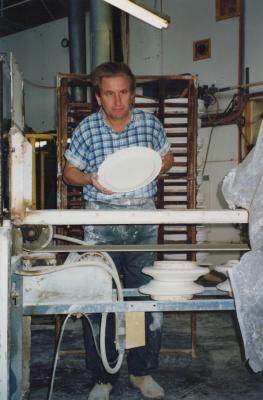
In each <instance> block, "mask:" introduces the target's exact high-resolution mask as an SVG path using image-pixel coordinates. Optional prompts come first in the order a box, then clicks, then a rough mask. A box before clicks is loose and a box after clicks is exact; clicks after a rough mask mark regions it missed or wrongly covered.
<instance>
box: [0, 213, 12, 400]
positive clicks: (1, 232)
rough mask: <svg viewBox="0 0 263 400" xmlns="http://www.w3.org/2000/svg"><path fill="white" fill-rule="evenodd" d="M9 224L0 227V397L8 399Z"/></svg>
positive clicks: (4, 399)
mask: <svg viewBox="0 0 263 400" xmlns="http://www.w3.org/2000/svg"><path fill="white" fill-rule="evenodd" d="M10 243H11V224H10V221H4V223H3V227H0V304H1V318H0V349H1V354H0V371H1V373H0V399H1V400H9V399H10V396H9V383H10V382H9V380H10V376H9V374H10V371H9V368H10V346H9V334H10V332H9V329H10V328H9V319H10V315H9V314H10V313H9V307H10V304H9V301H10V260H11V245H10Z"/></svg>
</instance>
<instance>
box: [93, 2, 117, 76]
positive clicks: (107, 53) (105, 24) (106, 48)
mask: <svg viewBox="0 0 263 400" xmlns="http://www.w3.org/2000/svg"><path fill="white" fill-rule="evenodd" d="M111 24H112V19H111V6H110V5H109V4H106V3H104V1H101V0H100V1H98V0H91V1H90V37H91V46H90V47H91V69H93V68H95V67H96V66H97V65H99V64H101V63H103V62H106V61H110V60H111V56H112V54H111V53H112V49H111V43H112V40H111V35H112V27H111Z"/></svg>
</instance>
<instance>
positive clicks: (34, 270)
mask: <svg viewBox="0 0 263 400" xmlns="http://www.w3.org/2000/svg"><path fill="white" fill-rule="evenodd" d="M54 238H56V239H61V240H67V241H72V242H74V243H79V244H83V243H86V242H84V241H82V240H79V239H75V238H70V237H68V236H64V235H54ZM86 254H88V255H94V254H95V255H96V254H97V255H101V256H102V258H104V259H105V260H106V261H107V264H108V265H106V264H104V263H103V262H100V261H97V260H95V259H93V260H83V261H78V262H72V263H67V264H62V265H57V266H52V267H46V266H35V267H31V268H29V269H27V270H22V271H16V273H17V274H19V275H24V276H28V275H29V276H34V275H43V274H49V273H53V272H57V271H62V270H65V269H68V268H72V267H89V266H90V267H91V266H97V267H99V268H102V269H104V270H105V271H106V272H108V273H109V274H110V275H111V277H112V279H113V281H114V283H115V285H116V288H117V295H118V296H117V300H118V301H123V292H122V287H121V282H120V278H119V274H118V271H117V268H116V266H115V264H114V262H113V260H112V258H111V257H110V256H109V254H108V253H106V252H101V253H98V252H97V253H94V252H91V253H86ZM83 256H85V254H84V255H82V256H81V257H82V258H83ZM81 257H80V259H81ZM89 262H90V264H89ZM115 315H116V313H115ZM85 317H86V318H87V320H88V322H90V321H89V319H88V317H87V316H86V315H85ZM106 323H107V313H102V318H101V329H100V351H99V349H98V347H97V343H96V339H95V336H94V332H93V329H92V335H93V339H94V344H95V348H96V351H97V353H98V355H99V356H100V357H101V360H102V363H103V366H104V368H105V370H106V371H107V372H108V373H110V374H114V373H116V372H117V371H118V370H119V369H120V367H121V364H122V362H123V358H124V354H125V349H124V348H123V349H121V350H117V351H118V356H117V359H116V360H115V361H113V362H109V361H108V359H107V354H106V340H105V338H106ZM117 335H118V332H117V330H116V338H117ZM55 361H56V360H55ZM56 362H57V361H56ZM115 362H116V364H115V366H114V367H111V366H110V364H112V363H115ZM48 400H50V399H48Z"/></svg>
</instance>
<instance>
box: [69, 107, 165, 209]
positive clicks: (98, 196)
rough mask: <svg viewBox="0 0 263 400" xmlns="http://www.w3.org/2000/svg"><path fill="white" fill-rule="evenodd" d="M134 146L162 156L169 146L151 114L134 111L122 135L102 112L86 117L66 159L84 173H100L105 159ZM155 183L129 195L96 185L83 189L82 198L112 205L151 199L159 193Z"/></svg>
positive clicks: (159, 125)
mask: <svg viewBox="0 0 263 400" xmlns="http://www.w3.org/2000/svg"><path fill="white" fill-rule="evenodd" d="M132 146H145V147H151V148H152V149H154V150H155V151H157V152H158V153H159V154H160V155H161V156H163V155H165V154H166V153H167V152H168V150H169V148H170V144H169V142H168V139H167V137H166V135H165V132H164V129H163V127H162V125H161V123H160V121H159V120H158V119H157V118H156V117H155V116H154V115H152V114H150V113H146V112H144V111H142V110H140V109H134V110H133V112H132V118H131V121H130V122H129V123H128V125H127V126H126V128H125V130H124V131H123V132H122V133H116V132H114V131H113V130H112V129H111V127H109V126H108V125H107V124H106V123H105V121H104V118H103V113H102V110H100V111H99V112H97V113H94V114H92V115H90V116H88V117H86V118H84V119H83V120H82V121H81V122H80V124H79V125H78V126H77V128H76V129H75V130H74V132H73V136H72V140H71V144H70V147H69V149H68V150H67V151H66V152H65V157H66V159H67V160H68V161H70V163H71V164H73V165H74V166H75V167H76V168H78V169H79V170H81V171H83V172H85V173H91V172H95V173H96V172H97V171H98V168H99V166H100V165H101V163H102V162H103V161H104V160H105V158H106V157H107V156H108V155H109V154H112V153H115V152H116V151H118V150H120V149H124V148H127V147H132ZM156 190H157V187H156V181H153V182H151V183H150V184H149V185H147V186H145V187H143V188H141V189H138V190H134V191H132V192H129V193H114V194H112V195H107V194H103V193H101V192H99V191H98V190H97V189H96V188H95V187H94V186H93V185H87V186H84V187H83V195H84V198H85V200H88V201H102V202H106V203H112V202H114V200H117V202H118V199H124V200H125V198H126V199H127V200H128V199H142V198H152V197H154V195H155V193H156Z"/></svg>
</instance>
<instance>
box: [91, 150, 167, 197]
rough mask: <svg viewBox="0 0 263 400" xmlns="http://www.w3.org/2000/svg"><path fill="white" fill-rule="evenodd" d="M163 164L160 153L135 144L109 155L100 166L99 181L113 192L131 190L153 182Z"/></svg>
mask: <svg viewBox="0 0 263 400" xmlns="http://www.w3.org/2000/svg"><path fill="white" fill-rule="evenodd" d="M161 166H162V159H161V156H160V154H158V153H157V152H156V151H154V150H152V149H150V148H148V147H138V146H133V147H129V148H127V149H122V150H119V151H116V152H115V153H113V154H111V155H109V156H108V157H107V158H106V159H105V160H104V162H103V163H102V164H101V166H100V167H99V171H98V176H99V178H98V181H99V183H100V184H101V185H102V186H104V187H105V188H106V189H109V190H111V191H112V192H115V193H116V192H118V193H123V192H131V191H133V190H137V189H140V188H142V187H144V186H146V185H148V184H149V183H150V182H152V181H153V180H154V179H155V178H156V177H157V175H158V174H159V172H160V170H161Z"/></svg>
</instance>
